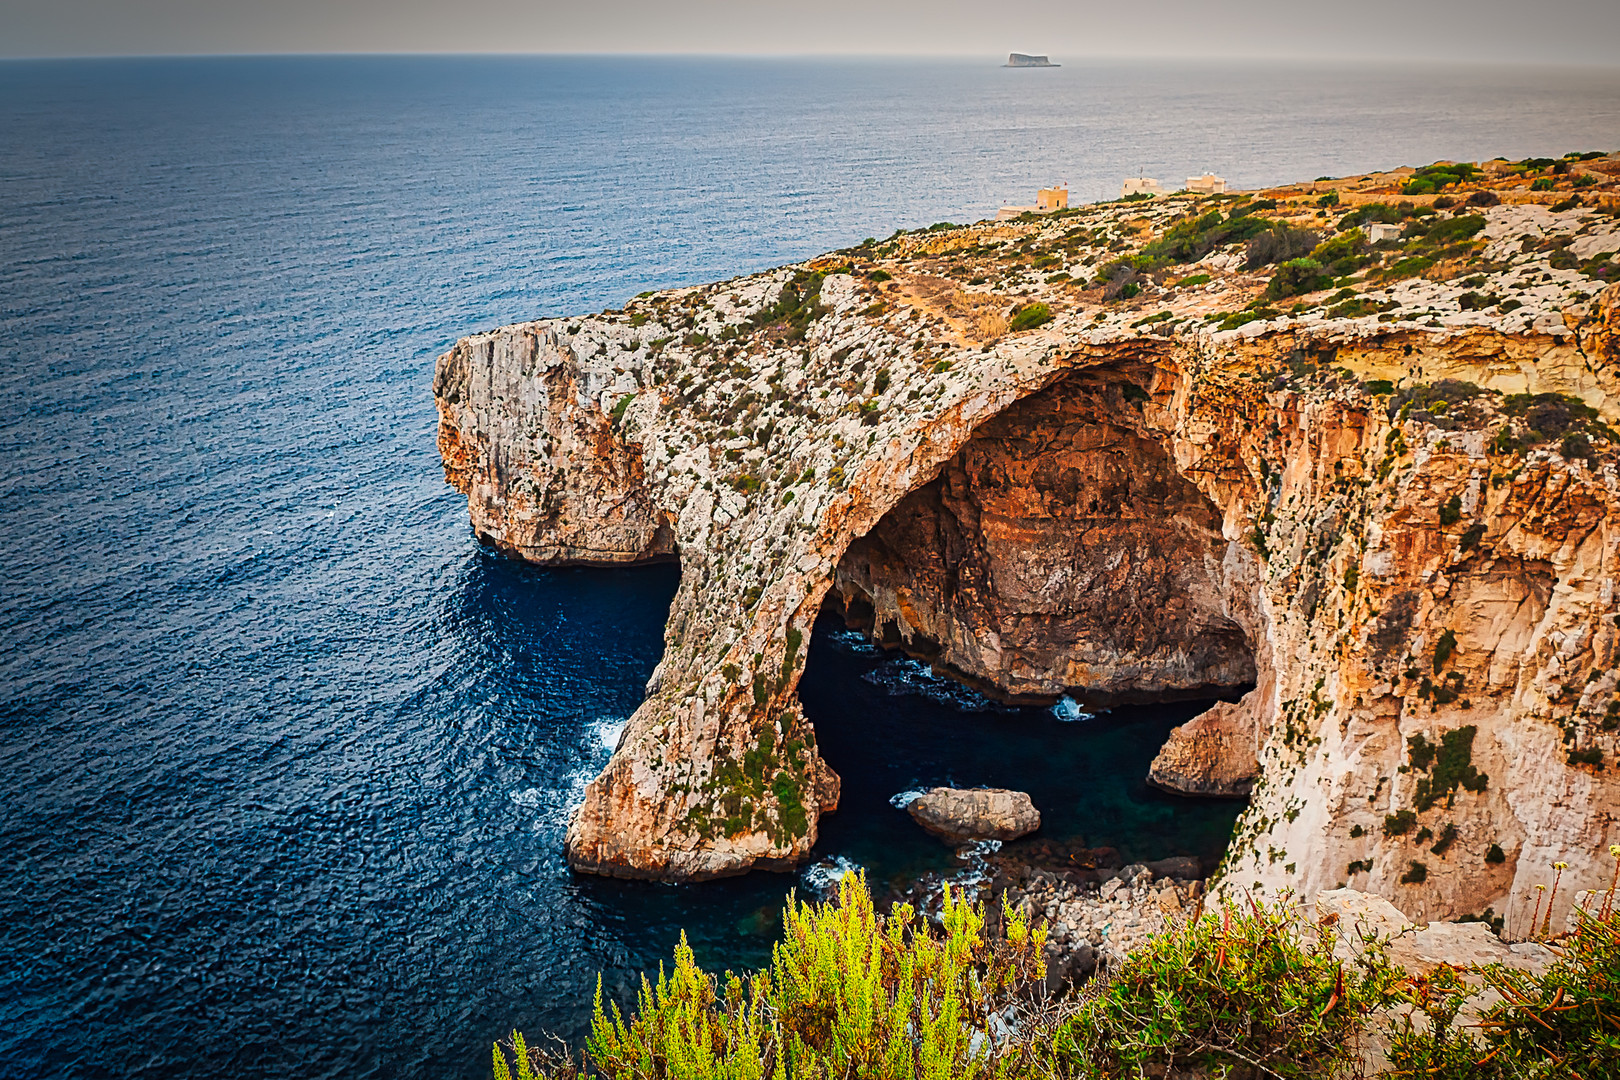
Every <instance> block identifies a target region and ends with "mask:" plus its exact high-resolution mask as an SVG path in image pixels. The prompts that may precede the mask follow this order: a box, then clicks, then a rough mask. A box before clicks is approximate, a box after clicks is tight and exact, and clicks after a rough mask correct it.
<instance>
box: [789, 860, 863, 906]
mask: <svg viewBox="0 0 1620 1080" xmlns="http://www.w3.org/2000/svg"><path fill="white" fill-rule="evenodd" d="M861 869H862V867H861V866H860V864H859V863H854V862H851V861H850V860H848V859H846V858H844V857H843V856H842V855H830V856H828V857H827V858H824V859H819V860H817V861H816V862H813V863H811V864H810V865H809V866H807V867H805V868H804V869H803V870H802V871H800V873H799V881H800V882H801V883H802V884H803V885H804V889H805V891H806V892H808V893H811V894H813V895H814V896H815V897H817V898H818V899H826V898H827V897H830V896H833V895H835V894H836V893H837V892H838V884H839V882H841V881H843V880H844V879H845V878H846V877H848V876H849V875H851V874H858V873H860V872H861Z"/></svg>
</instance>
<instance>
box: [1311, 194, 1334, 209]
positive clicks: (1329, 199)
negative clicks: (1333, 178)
mask: <svg viewBox="0 0 1620 1080" xmlns="http://www.w3.org/2000/svg"><path fill="white" fill-rule="evenodd" d="M1316 205H1317V206H1320V207H1322V208H1323V209H1324V210H1325V209H1327V208H1328V207H1330V206H1338V205H1339V193H1338V192H1337V191H1330V192H1328V193H1327V194H1326V195H1323V196H1322V197H1321V198H1319V199H1317V200H1316Z"/></svg>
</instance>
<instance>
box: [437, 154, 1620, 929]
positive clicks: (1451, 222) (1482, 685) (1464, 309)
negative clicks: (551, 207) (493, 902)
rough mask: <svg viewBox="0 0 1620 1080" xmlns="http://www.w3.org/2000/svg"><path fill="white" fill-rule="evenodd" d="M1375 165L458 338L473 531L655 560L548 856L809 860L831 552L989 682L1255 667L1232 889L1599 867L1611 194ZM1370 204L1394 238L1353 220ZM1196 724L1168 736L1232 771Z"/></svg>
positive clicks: (535, 548) (460, 467)
mask: <svg viewBox="0 0 1620 1080" xmlns="http://www.w3.org/2000/svg"><path fill="white" fill-rule="evenodd" d="M1611 165H1612V166H1614V170H1615V171H1616V172H1620V162H1609V161H1601V162H1596V163H1594V164H1592V165H1591V166H1589V168H1591V169H1592V170H1594V171H1593V172H1591V173H1589V174H1587V175H1593V176H1598V177H1600V178H1601V179H1600V180H1598V181H1596V182H1593V183H1588V184H1586V185H1585V189H1587V190H1585V191H1584V195H1583V196H1582V197H1585V198H1586V200H1587V203H1589V204H1590V203H1592V202H1593V198H1592V196H1593V195H1594V194H1596V195H1597V196H1600V197H1602V198H1608V199H1611V200H1612V197H1613V196H1612V194H1611V195H1605V193H1606V192H1610V191H1611V190H1612V187H1613V180H1612V177H1611V176H1610V173H1608V172H1604V171H1603V170H1604V169H1605V168H1608V167H1609V166H1611ZM1562 175H1563V174H1560V176H1562ZM1574 175H1580V174H1578V173H1577V174H1574ZM1384 179H1385V180H1386V181H1387V182H1389V183H1397V182H1401V178H1400V177H1397V178H1395V179H1393V180H1388V178H1384ZM1379 182H1383V181H1380V180H1379V179H1378V178H1369V179H1368V180H1366V181H1362V182H1361V187H1359V188H1356V189H1355V190H1354V191H1352V190H1351V189H1350V188H1349V187H1345V188H1344V190H1343V193H1342V198H1343V202H1342V203H1341V205H1340V207H1339V208H1337V209H1336V210H1335V211H1334V212H1333V214H1334V216H1333V217H1329V216H1328V215H1327V214H1326V212H1325V211H1321V210H1319V209H1318V200H1319V199H1320V198H1322V197H1321V196H1318V195H1317V194H1315V193H1313V192H1308V191H1304V190H1302V189H1291V190H1285V191H1278V192H1273V193H1268V194H1269V195H1270V196H1271V197H1269V198H1263V199H1251V198H1250V197H1248V196H1240V197H1237V198H1235V199H1234V198H1230V197H1228V198H1221V197H1216V198H1213V199H1202V200H1200V199H1196V198H1194V197H1190V196H1188V197H1178V198H1173V199H1166V200H1156V201H1153V202H1149V203H1142V204H1136V203H1116V204H1105V205H1100V206H1094V207H1082V208H1079V209H1077V210H1073V211H1069V212H1066V213H1063V214H1056V215H1051V216H1049V217H1047V218H1044V219H1041V220H1039V221H1030V222H1020V223H1006V224H999V225H992V224H984V225H978V226H972V227H966V228H952V229H948V230H938V231H927V232H922V233H916V234H897V235H896V236H895V237H894V238H891V239H890V240H889V241H886V242H883V243H881V244H868V245H864V246H862V247H860V248H856V249H850V250H847V251H844V252H839V253H836V254H835V255H831V256H828V257H826V258H823V259H819V260H814V261H812V262H810V263H807V264H804V265H802V266H795V267H786V268H783V269H780V270H776V271H772V272H769V273H765V274H761V275H757V276H754V277H750V278H742V279H736V280H733V281H730V282H724V283H720V284H716V285H710V286H704V287H699V288H691V289H681V290H672V291H669V292H664V293H656V294H653V295H650V296H646V297H642V298H638V299H637V300H635V301H633V302H632V303H631V304H629V305H627V307H626V309H625V310H623V311H615V312H608V313H605V314H602V315H599V316H593V317H582V318H570V319H550V320H541V321H538V322H533V323H525V324H520V325H516V326H511V327H506V328H503V329H500V330H497V331H494V332H491V333H487V334H479V335H474V336H472V337H469V338H466V339H464V340H463V341H461V342H459V343H457V345H456V346H455V348H454V349H452V350H451V351H450V352H449V353H447V354H446V355H445V356H444V357H442V358H441V359H440V361H439V367H438V372H437V375H436V379H435V393H436V396H437V400H438V406H439V414H440V434H439V441H440V447H441V450H442V452H443V454H444V458H445V467H446V476H447V478H448V479H449V480H450V482H451V483H453V484H455V485H456V486H457V487H458V488H459V489H460V490H462V491H464V492H465V493H467V495H468V505H469V511H470V513H471V515H472V520H473V526H474V528H475V530H476V531H477V533H478V535H479V536H480V537H483V538H484V539H486V540H487V541H488V542H490V543H493V544H496V545H498V546H500V547H501V548H503V549H505V550H508V551H511V552H512V553H514V554H516V555H519V556H521V557H525V558H530V559H535V560H538V561H544V562H615V561H627V560H634V559H643V558H653V557H669V556H670V555H671V554H675V553H678V555H679V558H680V561H681V584H680V588H679V592H678V594H677V596H676V599H675V601H674V604H673V606H672V609H671V612H670V618H669V623H668V627H667V630H666V651H665V655H664V657H663V660H662V661H661V663H660V664H659V666H658V668H657V670H656V671H655V673H654V675H653V678H652V679H651V681H650V683H649V685H648V694H647V699H646V701H645V703H644V704H643V705H642V706H641V708H640V709H638V710H637V712H636V714H635V716H634V717H632V719H631V721H630V724H629V725H628V727H627V729H626V732H625V734H624V737H623V738H622V739H621V741H620V744H619V746H618V748H617V750H616V751H615V753H614V755H613V758H612V760H611V762H610V763H609V765H608V766H607V768H606V770H605V771H604V772H603V773H602V775H601V776H599V777H598V778H597V779H596V780H595V781H593V782H592V784H591V785H590V787H589V789H588V791H587V794H586V796H585V800H584V803H583V805H582V806H581V807H580V808H579V810H578V811H577V812H576V814H575V816H574V818H573V821H572V824H571V826H570V829H569V833H568V852H569V858H570V861H571V862H572V864H573V865H574V866H575V867H577V868H579V869H581V870H588V871H593V872H599V873H607V874H618V875H627V876H643V877H662V878H671V879H686V880H690V879H701V878H706V877H713V876H718V875H722V874H729V873H738V872H741V871H743V870H746V869H748V868H749V867H751V866H777V867H781V866H787V865H791V864H793V863H795V862H797V861H799V860H802V859H803V858H804V857H805V855H806V854H807V853H808V851H809V849H810V846H811V845H812V844H813V842H814V840H815V836H816V827H817V821H818V819H819V817H820V815H821V814H823V813H826V812H829V811H830V810H832V809H833V808H834V807H835V806H836V804H837V798H838V781H837V778H836V777H835V776H834V775H833V774H832V773H831V771H830V770H829V769H828V768H827V767H826V765H825V764H824V763H823V762H822V761H821V759H820V757H819V755H818V754H817V750H816V743H815V734H814V732H813V731H812V730H810V726H809V724H808V723H807V722H806V720H805V718H804V716H803V713H802V712H801V711H800V709H799V706H798V703H797V695H796V685H797V681H798V677H799V673H800V670H801V668H802V664H803V658H804V654H805V647H806V644H807V642H806V637H807V635H808V634H809V633H810V627H811V623H812V620H813V619H814V617H815V615H816V613H817V611H818V610H820V608H821V607H822V605H823V602H824V601H825V600H827V599H828V598H829V593H831V595H832V597H833V598H835V599H836V600H837V602H838V603H840V604H842V605H843V606H844V607H845V610H846V611H847V612H848V613H849V615H850V616H851V617H852V618H854V619H856V620H857V621H863V622H865V623H867V624H869V625H871V626H872V627H873V630H874V633H875V634H876V635H878V636H879V637H880V638H881V639H882V640H885V641H887V642H889V643H891V644H894V645H897V646H901V647H905V648H908V649H910V650H912V651H913V652H916V653H918V654H919V655H926V656H929V657H932V658H933V659H934V660H935V662H936V663H938V664H939V665H940V666H941V667H943V668H947V669H950V670H952V671H954V672H955V673H957V674H959V675H961V676H964V677H967V678H971V679H974V680H978V681H980V682H982V683H985V684H988V685H990V686H992V687H995V688H997V689H998V690H1000V691H1001V692H1003V693H1005V694H1008V695H1012V696H1026V697H1049V696H1051V695H1055V694H1057V693H1060V692H1072V693H1077V694H1080V695H1082V696H1091V697H1094V698H1103V699H1108V698H1113V699H1129V698H1157V697H1164V696H1169V695H1177V694H1185V693H1193V692H1209V691H1212V690H1220V691H1230V692H1236V691H1240V690H1245V689H1248V688H1249V687H1251V686H1252V687H1253V689H1252V690H1250V691H1249V693H1248V696H1247V697H1245V698H1244V703H1243V707H1242V709H1240V710H1235V711H1233V712H1232V713H1231V714H1230V715H1227V716H1226V717H1225V718H1224V720H1223V725H1224V728H1225V729H1226V730H1225V733H1224V734H1223V735H1222V736H1221V737H1222V738H1223V739H1224V740H1225V743H1224V744H1223V745H1227V746H1230V747H1232V748H1234V749H1233V750H1232V753H1233V754H1238V753H1240V752H1241V753H1242V754H1253V755H1254V759H1253V760H1254V761H1255V762H1257V764H1258V771H1259V776H1258V779H1256V780H1255V781H1254V785H1253V792H1252V801H1251V805H1250V806H1249V808H1248V810H1247V811H1246V812H1245V813H1244V815H1243V817H1242V818H1241V819H1240V821H1239V825H1238V831H1237V835H1236V836H1235V838H1234V842H1233V845H1232V848H1231V850H1230V852H1229V853H1228V858H1227V862H1226V864H1225V866H1224V868H1223V874H1224V881H1225V882H1226V883H1227V884H1228V885H1229V886H1241V887H1243V888H1259V889H1263V890H1264V889H1275V888H1279V887H1283V886H1290V887H1293V888H1294V889H1296V890H1302V891H1304V892H1306V893H1315V892H1317V891H1320V890H1323V889H1331V888H1334V887H1336V886H1338V885H1340V884H1343V883H1349V884H1352V885H1354V886H1355V887H1357V888H1361V889H1365V890H1368V891H1373V892H1377V893H1379V894H1381V895H1385V896H1388V897H1390V898H1392V899H1394V900H1395V901H1396V903H1397V904H1398V906H1400V907H1401V908H1402V909H1403V910H1406V911H1407V912H1409V913H1411V914H1412V915H1414V917H1420V918H1440V917H1446V916H1453V915H1459V914H1466V913H1474V912H1478V911H1481V910H1483V909H1484V908H1486V907H1488V906H1489V907H1493V908H1494V909H1495V910H1496V911H1497V912H1499V913H1500V912H1506V913H1507V914H1508V916H1509V920H1510V921H1509V929H1510V932H1511V930H1512V929H1513V920H1514V919H1517V918H1528V915H1527V914H1524V912H1527V911H1528V905H1529V904H1530V903H1532V902H1533V896H1532V894H1531V892H1530V889H1531V887H1532V886H1533V885H1534V884H1535V883H1538V882H1542V881H1545V880H1549V879H1550V876H1551V873H1552V863H1553V862H1554V861H1558V860H1562V861H1567V862H1568V863H1569V864H1570V870H1569V871H1568V872H1567V873H1566V875H1565V884H1566V890H1567V892H1568V893H1569V894H1570V895H1573V893H1574V891H1575V889H1577V888H1582V887H1594V886H1597V885H1599V884H1600V882H1599V881H1598V875H1599V874H1601V873H1602V872H1603V870H1602V867H1603V866H1604V865H1605V864H1606V862H1607V858H1606V856H1605V857H1604V859H1603V861H1601V862H1600V861H1599V858H1598V855H1599V852H1600V850H1601V849H1602V848H1603V847H1604V846H1605V845H1607V844H1608V843H1610V842H1614V841H1616V840H1620V831H1617V824H1616V813H1617V812H1620V782H1617V776H1620V774H1617V773H1616V771H1615V767H1614V766H1615V761H1616V750H1617V748H1616V745H1615V729H1616V728H1617V727H1620V720H1617V717H1620V704H1617V703H1616V702H1617V697H1616V693H1617V681H1620V668H1617V665H1620V658H1617V655H1616V652H1617V638H1620V625H1617V623H1620V599H1617V598H1616V596H1615V590H1614V579H1615V576H1616V570H1617V565H1616V564H1617V559H1620V515H1617V509H1620V507H1617V500H1620V471H1617V468H1616V444H1615V441H1614V437H1613V435H1612V433H1611V432H1610V431H1609V429H1608V428H1607V427H1606V426H1605V422H1606V421H1608V422H1613V421H1614V420H1616V419H1617V416H1620V298H1617V293H1616V290H1615V289H1614V288H1612V287H1607V286H1606V282H1607V281H1610V280H1613V276H1612V275H1613V274H1614V273H1616V272H1617V271H1620V267H1617V266H1616V264H1615V263H1614V262H1613V261H1612V260H1611V259H1610V253H1612V252H1613V251H1614V250H1616V249H1617V248H1620V240H1617V239H1616V236H1617V232H1620V230H1617V228H1616V223H1615V220H1614V217H1613V215H1612V214H1610V213H1607V212H1600V208H1599V207H1596V206H1593V205H1583V204H1582V203H1581V198H1580V197H1576V196H1574V195H1571V196H1569V197H1568V198H1569V199H1571V200H1573V202H1574V205H1570V203H1569V202H1568V201H1562V202H1560V206H1559V209H1558V210H1557V211H1553V210H1549V209H1548V208H1547V207H1546V206H1543V205H1538V204H1531V203H1530V202H1529V200H1532V199H1534V198H1538V197H1540V196H1539V193H1535V194H1525V195H1523V196H1515V195H1512V193H1511V192H1509V191H1508V188H1507V187H1505V186H1504V185H1506V184H1507V183H1508V181H1507V180H1502V181H1500V182H1499V183H1497V187H1498V188H1500V189H1501V190H1503V191H1505V192H1508V195H1507V196H1506V198H1507V201H1505V202H1500V204H1499V205H1483V206H1475V205H1471V204H1470V203H1468V202H1466V201H1464V200H1465V199H1466V198H1467V197H1468V193H1467V192H1466V191H1459V192H1458V193H1457V195H1458V198H1457V199H1456V200H1455V202H1453V203H1452V204H1451V205H1450V206H1448V207H1446V208H1442V209H1441V210H1440V212H1438V213H1436V212H1435V211H1434V209H1433V208H1432V207H1429V206H1413V205H1411V204H1408V205H1407V206H1405V207H1399V206H1397V205H1395V201H1394V200H1393V199H1391V200H1390V201H1389V202H1387V203H1381V202H1374V201H1372V200H1375V199H1377V198H1379V197H1380V196H1379V191H1380V189H1378V188H1377V183H1379ZM1559 183H1564V184H1566V186H1567V183H1568V179H1567V177H1566V178H1565V179H1564V180H1560V181H1559ZM1488 186H1489V185H1483V186H1481V192H1482V194H1486V195H1489V198H1484V197H1482V198H1478V199H1476V200H1475V203H1477V204H1489V203H1490V202H1491V200H1493V199H1496V200H1499V201H1500V199H1501V198H1503V196H1497V195H1495V194H1491V193H1490V192H1489V191H1488V190H1486V189H1487V188H1488ZM1525 186H1526V187H1527V186H1528V185H1525ZM1550 195H1551V196H1553V197H1555V198H1556V199H1559V200H1563V199H1565V193H1564V192H1563V191H1555V192H1552V193H1550ZM1335 197H1339V196H1337V195H1336V196H1335ZM1358 199H1360V200H1363V202H1365V203H1366V205H1367V206H1368V207H1369V209H1368V210H1367V211H1366V213H1367V214H1368V215H1373V216H1374V217H1375V218H1376V216H1382V217H1385V218H1388V217H1394V218H1395V220H1397V221H1398V222H1402V223H1404V224H1403V228H1404V229H1405V230H1406V231H1405V234H1404V238H1403V239H1400V240H1386V241H1384V242H1383V243H1381V244H1377V245H1373V244H1369V243H1367V240H1366V234H1365V233H1364V232H1362V231H1361V230H1360V229H1359V228H1357V227H1356V224H1357V223H1356V221H1355V220H1354V219H1355V214H1356V211H1355V206H1354V205H1351V204H1356V205H1360V204H1359V203H1357V200H1358ZM1515 199H1519V200H1520V201H1519V202H1517V203H1516V202H1515V201H1514V200H1515ZM1423 201H1426V202H1433V201H1434V200H1432V199H1429V200H1423ZM1547 201H1553V199H1551V198H1550V199H1548V200H1547ZM1605 205H1612V204H1605ZM1347 207H1348V208H1349V209H1350V211H1351V212H1350V214H1349V215H1348V216H1346V217H1344V218H1343V219H1339V216H1338V215H1340V214H1341V213H1342V212H1344V211H1345V210H1346V208H1347ZM1212 215H1213V216H1212ZM1324 219H1325V220H1324ZM1307 230H1308V232H1307ZM1301 244H1303V248H1302V249H1301V248H1300V247H1299V245H1301ZM1313 244H1314V245H1316V247H1315V250H1312V247H1311V245H1313ZM1291 246H1292V247H1293V251H1294V253H1297V251H1298V250H1304V251H1307V252H1309V256H1308V257H1307V258H1304V259H1294V260H1292V261H1288V262H1286V263H1285V265H1283V266H1281V267H1280V268H1279V267H1278V266H1277V265H1276V260H1277V258H1279V257H1286V256H1288V255H1289V254H1290V247H1291ZM1605 290H1606V291H1605ZM1039 305H1045V307H1044V308H1042V307H1041V306H1039ZM1210 724H1213V721H1209V722H1205V726H1209V725H1210ZM1198 735H1199V731H1198V730H1196V729H1195V730H1190V731H1188V732H1186V733H1184V735H1183V743H1184V744H1186V746H1188V747H1191V746H1193V745H1194V744H1196V743H1198V742H1199V740H1198V739H1197V738H1195V736H1198ZM1206 742H1207V740H1206ZM1175 746H1176V743H1175V740H1172V750H1174V747H1175ZM1255 748H1258V749H1257V750H1256V749H1255ZM1199 752H1200V753H1202V752H1203V751H1199ZM1174 756H1175V755H1174V754H1172V757H1174ZM1205 756H1206V757H1211V759H1212V760H1211V761H1210V762H1209V763H1208V765H1207V766H1206V765H1200V764H1197V763H1196V762H1197V758H1198V753H1194V752H1192V751H1190V750H1189V751H1188V752H1187V753H1184V754H1182V761H1183V764H1181V765H1179V766H1177V765H1176V764H1175V762H1174V761H1168V760H1167V761H1166V762H1165V763H1164V767H1165V775H1166V776H1169V775H1170V773H1171V772H1173V771H1176V770H1177V769H1179V770H1180V771H1181V773H1182V774H1185V777H1186V778H1187V782H1188V784H1190V785H1191V786H1192V787H1193V788H1194V789H1196V787H1197V784H1198V783H1200V782H1208V783H1210V784H1215V785H1216V786H1219V784H1223V783H1224V784H1237V783H1238V782H1239V780H1240V777H1239V774H1241V773H1243V772H1244V771H1245V770H1246V769H1247V770H1248V771H1249V772H1252V771H1253V769H1254V767H1255V766H1254V765H1253V764H1246V763H1244V762H1242V761H1240V760H1235V759H1232V760H1227V759H1224V758H1222V754H1221V752H1212V753H1206V754H1205ZM1215 759H1220V760H1215ZM1187 762H1192V764H1187ZM1222 770H1225V772H1222ZM1206 773H1207V775H1205V774H1206ZM1194 774H1197V775H1194ZM1201 776H1202V777H1203V779H1202V780H1200V777H1201ZM1223 777H1224V779H1223ZM1212 778H1213V779H1212ZM1601 884H1606V879H1605V881H1604V882H1602V883H1601Z"/></svg>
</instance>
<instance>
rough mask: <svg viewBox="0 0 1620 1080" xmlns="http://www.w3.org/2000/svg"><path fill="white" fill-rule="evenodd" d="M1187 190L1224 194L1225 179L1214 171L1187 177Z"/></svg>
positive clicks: (1207, 193)
mask: <svg viewBox="0 0 1620 1080" xmlns="http://www.w3.org/2000/svg"><path fill="white" fill-rule="evenodd" d="M1187 190H1188V191H1192V192H1196V193H1197V194H1199V195H1225V194H1226V181H1225V180H1224V179H1222V178H1221V177H1219V176H1216V175H1215V174H1214V173H1205V174H1204V175H1203V176H1189V177H1187Z"/></svg>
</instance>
